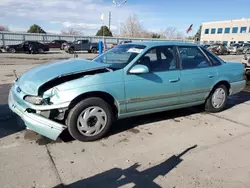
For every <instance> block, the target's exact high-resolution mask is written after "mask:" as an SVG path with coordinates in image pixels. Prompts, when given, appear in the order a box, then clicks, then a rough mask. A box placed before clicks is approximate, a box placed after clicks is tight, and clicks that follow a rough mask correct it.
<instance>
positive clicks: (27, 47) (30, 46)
mask: <svg viewBox="0 0 250 188" xmlns="http://www.w3.org/2000/svg"><path fill="white" fill-rule="evenodd" d="M4 50H5V51H6V52H10V53H16V52H28V53H32V52H33V53H44V52H47V51H49V46H47V45H45V44H42V43H40V42H37V41H24V42H22V43H21V44H15V45H7V46H4Z"/></svg>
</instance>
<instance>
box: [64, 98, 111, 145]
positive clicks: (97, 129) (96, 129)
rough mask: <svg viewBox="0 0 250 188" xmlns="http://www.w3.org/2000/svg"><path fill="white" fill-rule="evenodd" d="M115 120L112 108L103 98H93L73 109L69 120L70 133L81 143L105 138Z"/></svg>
mask: <svg viewBox="0 0 250 188" xmlns="http://www.w3.org/2000/svg"><path fill="white" fill-rule="evenodd" d="M113 120H114V114H113V112H112V108H111V107H110V105H109V104H108V103H106V102H105V101H104V100H103V99H101V98H96V97H91V98H87V99H85V100H83V101H81V102H79V103H78V104H77V105H76V106H75V107H73V108H72V109H71V110H70V112H69V115H68V118H67V125H68V130H69V133H70V134H71V136H72V137H73V138H75V139H76V140H79V141H83V142H86V141H94V140H98V139H100V138H102V137H104V136H105V135H106V134H107V133H108V131H109V129H110V127H111V125H112V123H113Z"/></svg>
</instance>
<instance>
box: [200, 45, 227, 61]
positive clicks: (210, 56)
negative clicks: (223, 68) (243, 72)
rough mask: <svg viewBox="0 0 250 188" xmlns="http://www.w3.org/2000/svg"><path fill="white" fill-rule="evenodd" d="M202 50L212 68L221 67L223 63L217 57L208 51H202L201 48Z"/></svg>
mask: <svg viewBox="0 0 250 188" xmlns="http://www.w3.org/2000/svg"><path fill="white" fill-rule="evenodd" d="M202 50H203V52H204V53H205V54H206V55H207V56H208V58H209V59H210V61H211V63H212V65H213V66H218V65H221V62H224V61H223V60H222V59H220V58H219V57H218V56H216V55H214V54H213V53H211V52H210V51H208V50H206V49H204V48H203V47H202Z"/></svg>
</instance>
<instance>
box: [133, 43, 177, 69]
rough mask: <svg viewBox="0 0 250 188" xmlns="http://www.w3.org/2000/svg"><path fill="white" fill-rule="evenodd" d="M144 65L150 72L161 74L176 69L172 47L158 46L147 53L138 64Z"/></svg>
mask: <svg viewBox="0 0 250 188" xmlns="http://www.w3.org/2000/svg"><path fill="white" fill-rule="evenodd" d="M138 63H139V64H143V65H146V66H147V67H148V68H149V70H150V71H151V72H162V71H170V70H175V69H176V59H175V55H174V50H173V47H170V46H160V47H156V48H153V49H151V50H150V51H148V52H147V53H146V54H145V55H144V56H143V57H142V58H141V59H140V60H139V62H138Z"/></svg>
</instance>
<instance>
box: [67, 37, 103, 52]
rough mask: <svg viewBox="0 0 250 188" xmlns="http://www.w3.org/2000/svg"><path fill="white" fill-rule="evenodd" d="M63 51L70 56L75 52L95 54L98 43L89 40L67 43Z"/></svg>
mask: <svg viewBox="0 0 250 188" xmlns="http://www.w3.org/2000/svg"><path fill="white" fill-rule="evenodd" d="M64 50H65V51H66V52H68V53H70V54H73V53H74V52H75V51H88V52H89V53H97V51H98V43H92V42H90V41H89V40H77V41H75V42H73V43H67V45H66V46H65V47H64Z"/></svg>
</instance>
